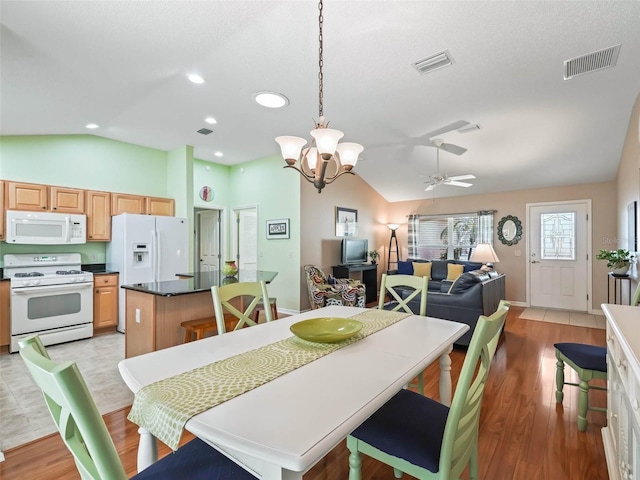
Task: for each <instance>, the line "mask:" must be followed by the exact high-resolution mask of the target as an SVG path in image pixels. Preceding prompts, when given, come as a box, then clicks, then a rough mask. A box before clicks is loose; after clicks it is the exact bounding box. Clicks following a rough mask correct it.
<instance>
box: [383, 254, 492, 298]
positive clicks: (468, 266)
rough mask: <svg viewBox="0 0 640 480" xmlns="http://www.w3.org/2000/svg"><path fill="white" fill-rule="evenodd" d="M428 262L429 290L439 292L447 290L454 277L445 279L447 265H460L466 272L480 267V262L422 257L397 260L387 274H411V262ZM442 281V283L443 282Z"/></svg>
mask: <svg viewBox="0 0 640 480" xmlns="http://www.w3.org/2000/svg"><path fill="white" fill-rule="evenodd" d="M414 263H418V264H430V267H431V269H430V272H429V291H430V292H441V291H444V292H446V291H448V290H449V288H450V287H451V283H452V282H453V280H455V278H456V277H457V275H455V277H453V278H452V279H451V280H450V281H447V273H448V271H449V265H458V266H462V272H460V273H466V272H471V271H474V270H479V269H480V268H482V263H477V262H466V261H463V260H423V259H411V258H410V259H408V260H407V261H399V262H398V268H397V269H396V270H389V271H388V272H387V273H388V274H394V273H399V274H401V275H413V274H414V267H413V264H414ZM443 281H444V283H443Z"/></svg>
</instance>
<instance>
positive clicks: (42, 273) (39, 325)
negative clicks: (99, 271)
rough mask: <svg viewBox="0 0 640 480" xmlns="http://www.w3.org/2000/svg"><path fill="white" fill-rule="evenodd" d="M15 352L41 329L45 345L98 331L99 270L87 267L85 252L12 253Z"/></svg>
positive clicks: (7, 273)
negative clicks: (95, 316)
mask: <svg viewBox="0 0 640 480" xmlns="http://www.w3.org/2000/svg"><path fill="white" fill-rule="evenodd" d="M3 258H4V277H5V278H9V279H10V282H11V284H10V290H11V298H10V304H11V322H10V323H11V344H10V347H9V351H10V352H11V353H13V352H17V351H18V350H19V347H18V340H19V339H21V338H24V337H26V336H29V335H31V334H34V333H37V334H38V335H39V336H40V338H41V339H42V341H43V343H44V344H45V345H53V344H56V343H62V342H68V341H71V340H78V339H81V338H89V337H91V336H93V274H92V273H91V272H83V271H81V269H80V268H81V267H80V266H81V257H80V254H79V253H54V254H50V255H48V254H7V255H4V257H3Z"/></svg>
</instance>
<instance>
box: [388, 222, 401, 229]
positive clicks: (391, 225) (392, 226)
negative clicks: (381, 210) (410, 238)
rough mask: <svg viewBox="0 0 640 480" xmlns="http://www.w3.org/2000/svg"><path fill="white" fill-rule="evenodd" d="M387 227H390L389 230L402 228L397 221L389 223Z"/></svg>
mask: <svg viewBox="0 0 640 480" xmlns="http://www.w3.org/2000/svg"><path fill="white" fill-rule="evenodd" d="M387 227H389V230H397V229H398V228H400V225H398V224H397V223H387Z"/></svg>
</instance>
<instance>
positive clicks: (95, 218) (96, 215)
mask: <svg viewBox="0 0 640 480" xmlns="http://www.w3.org/2000/svg"><path fill="white" fill-rule="evenodd" d="M85 194H86V202H85V203H86V206H87V242H108V241H109V240H111V194H110V193H109V192H96V191H93V190H87V191H86V192H85Z"/></svg>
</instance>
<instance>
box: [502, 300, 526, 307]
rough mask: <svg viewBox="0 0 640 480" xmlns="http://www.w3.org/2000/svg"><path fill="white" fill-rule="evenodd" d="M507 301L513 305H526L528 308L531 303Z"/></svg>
mask: <svg viewBox="0 0 640 480" xmlns="http://www.w3.org/2000/svg"><path fill="white" fill-rule="evenodd" d="M507 302H509V304H511V306H512V307H525V308H527V307H528V306H529V305H527V302H514V301H512V300H507Z"/></svg>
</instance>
